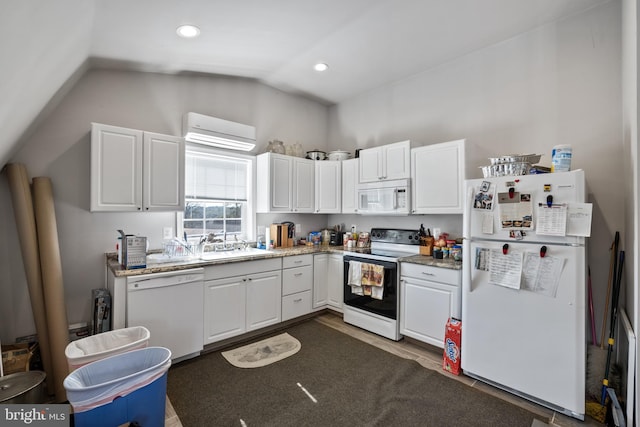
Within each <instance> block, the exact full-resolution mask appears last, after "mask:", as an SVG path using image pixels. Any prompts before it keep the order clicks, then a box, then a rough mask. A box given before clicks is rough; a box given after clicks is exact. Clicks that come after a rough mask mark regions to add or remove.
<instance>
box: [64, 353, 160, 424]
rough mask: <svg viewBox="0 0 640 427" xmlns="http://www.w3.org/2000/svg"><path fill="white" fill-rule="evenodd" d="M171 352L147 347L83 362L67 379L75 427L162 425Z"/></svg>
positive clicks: (66, 388) (66, 385)
mask: <svg viewBox="0 0 640 427" xmlns="http://www.w3.org/2000/svg"><path fill="white" fill-rule="evenodd" d="M170 366H171V351H170V350H169V349H167V348H164V347H147V348H142V349H138V350H132V351H129V352H126V353H121V354H117V355H114V356H110V357H107V358H104V359H101V360H97V361H95V362H91V363H89V364H87V365H84V366H82V367H80V368H78V369H76V370H75V371H73V372H72V373H70V374H69V375H68V376H67V377H66V378H65V380H64V383H63V384H64V388H65V390H66V392H67V399H69V403H71V406H72V407H73V414H74V415H73V416H74V421H75V426H76V427H84V426H87V427H89V426H90V427H103V426H104V427H113V426H119V425H121V424H125V423H133V422H136V423H138V424H139V425H141V426H150V427H152V426H163V425H164V418H165V404H166V393H167V372H168V370H169V367H170Z"/></svg>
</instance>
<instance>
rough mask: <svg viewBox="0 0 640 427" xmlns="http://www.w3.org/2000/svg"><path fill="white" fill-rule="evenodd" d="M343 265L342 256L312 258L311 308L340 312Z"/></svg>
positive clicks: (318, 255)
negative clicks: (327, 308)
mask: <svg viewBox="0 0 640 427" xmlns="http://www.w3.org/2000/svg"><path fill="white" fill-rule="evenodd" d="M343 271H344V265H343V261H342V254H335V253H334V254H328V253H323V254H315V255H314V256H313V308H314V309H322V308H326V307H329V308H331V309H334V310H336V311H340V312H342V301H343V299H344V298H343V290H342V287H343V281H344V278H343V277H342V276H343Z"/></svg>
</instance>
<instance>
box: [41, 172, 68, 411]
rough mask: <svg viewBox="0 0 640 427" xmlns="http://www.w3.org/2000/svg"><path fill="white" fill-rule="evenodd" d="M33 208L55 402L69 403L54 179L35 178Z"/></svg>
mask: <svg viewBox="0 0 640 427" xmlns="http://www.w3.org/2000/svg"><path fill="white" fill-rule="evenodd" d="M33 206H34V212H35V216H36V227H37V229H38V246H39V248H40V249H39V250H40V265H41V267H42V285H43V287H42V289H43V291H44V300H45V304H46V305H47V311H46V312H47V326H48V331H49V343H50V346H51V361H52V363H53V382H54V390H55V395H56V401H58V402H64V401H66V400H67V393H66V391H65V388H64V385H63V381H64V379H65V378H66V376H67V375H68V374H69V366H68V364H67V357H66V355H65V349H66V348H67V345H68V344H69V322H68V321H67V308H66V304H65V300H64V286H63V280H62V261H61V259H60V246H59V244H58V228H57V225H56V213H55V208H54V203H53V189H52V185H51V180H50V179H49V178H46V177H37V178H33Z"/></svg>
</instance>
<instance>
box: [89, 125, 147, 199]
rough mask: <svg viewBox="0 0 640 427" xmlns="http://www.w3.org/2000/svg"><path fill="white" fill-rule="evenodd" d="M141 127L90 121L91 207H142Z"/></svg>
mask: <svg viewBox="0 0 640 427" xmlns="http://www.w3.org/2000/svg"><path fill="white" fill-rule="evenodd" d="M142 134H143V132H142V131H139V130H135V129H126V128H121V127H117V126H108V125H101V124H97V123H92V124H91V211H92V212H97V211H139V210H142V146H143V144H142Z"/></svg>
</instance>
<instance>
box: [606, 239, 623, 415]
mask: <svg viewBox="0 0 640 427" xmlns="http://www.w3.org/2000/svg"><path fill="white" fill-rule="evenodd" d="M623 266H624V251H620V264H619V265H618V268H619V270H618V274H617V275H616V282H615V284H614V286H613V295H612V297H611V324H610V325H609V327H610V330H609V341H608V348H607V364H606V365H605V370H604V379H603V380H602V396H601V398H600V403H601V405H602V406H604V404H605V402H606V397H607V387H608V386H609V368H610V367H611V353H612V352H613V345H614V338H615V334H616V323H617V320H618V299H619V298H620V286H621V282H622V267H623Z"/></svg>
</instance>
